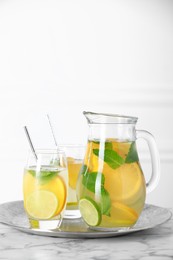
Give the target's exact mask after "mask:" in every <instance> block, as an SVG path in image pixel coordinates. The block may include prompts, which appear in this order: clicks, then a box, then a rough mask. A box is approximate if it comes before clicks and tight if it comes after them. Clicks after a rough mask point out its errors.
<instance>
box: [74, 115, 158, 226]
mask: <svg viewBox="0 0 173 260" xmlns="http://www.w3.org/2000/svg"><path fill="white" fill-rule="evenodd" d="M83 113H84V115H85V117H86V119H87V121H88V124H89V137H88V144H87V148H86V153H85V157H84V162H83V166H82V168H81V171H80V174H79V180H78V186H77V196H78V200H79V209H80V212H81V215H82V217H83V219H84V221H85V222H86V224H87V225H89V227H90V228H92V229H98V230H112V229H113V230H119V229H128V228H130V227H132V226H133V225H134V224H135V223H136V221H137V220H138V218H139V216H140V214H141V212H142V210H143V208H144V204H145V198H146V192H150V191H152V190H153V189H154V188H155V187H156V186H157V183H158V180H159V176H160V161H159V155H158V150H157V147H156V143H155V140H154V138H153V136H152V135H151V134H150V133H149V132H147V131H144V130H136V129H135V125H136V122H137V119H138V118H136V117H129V116H121V115H113V114H98V113H92V112H83ZM138 138H144V139H145V140H146V141H147V143H148V146H149V150H150V155H151V161H152V175H151V178H150V180H149V182H148V183H146V182H145V178H144V175H143V172H142V169H141V166H140V162H139V157H138V153H137V148H136V139H138Z"/></svg>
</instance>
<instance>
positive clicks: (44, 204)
mask: <svg viewBox="0 0 173 260" xmlns="http://www.w3.org/2000/svg"><path fill="white" fill-rule="evenodd" d="M25 207H26V211H27V213H28V214H29V215H30V216H31V217H32V218H34V219H43V220H46V219H50V218H52V217H53V216H54V215H55V213H56V211H57V208H58V199H57V197H56V196H55V194H54V193H52V192H50V191H47V190H38V191H34V192H33V193H31V194H30V195H29V196H28V198H27V200H26V204H25Z"/></svg>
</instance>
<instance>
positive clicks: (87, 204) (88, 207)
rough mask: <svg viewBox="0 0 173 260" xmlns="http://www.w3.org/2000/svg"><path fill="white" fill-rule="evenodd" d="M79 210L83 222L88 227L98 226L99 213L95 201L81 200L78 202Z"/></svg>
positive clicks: (99, 220)
mask: <svg viewBox="0 0 173 260" xmlns="http://www.w3.org/2000/svg"><path fill="white" fill-rule="evenodd" d="M79 210H80V212H81V215H82V217H83V219H84V221H85V222H86V223H87V224H88V225H89V226H93V227H94V226H98V225H99V224H100V222H101V211H100V209H99V207H98V205H97V203H96V202H95V201H93V200H92V199H90V198H82V199H81V200H80V201H79Z"/></svg>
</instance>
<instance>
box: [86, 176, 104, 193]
mask: <svg viewBox="0 0 173 260" xmlns="http://www.w3.org/2000/svg"><path fill="white" fill-rule="evenodd" d="M98 174H100V176H101V183H100V186H103V185H104V182H105V176H104V175H103V174H102V173H98V172H91V173H87V174H85V175H84V176H83V179H82V184H83V185H84V186H85V187H86V188H87V189H88V190H90V191H91V192H93V193H95V186H96V179H97V178H98Z"/></svg>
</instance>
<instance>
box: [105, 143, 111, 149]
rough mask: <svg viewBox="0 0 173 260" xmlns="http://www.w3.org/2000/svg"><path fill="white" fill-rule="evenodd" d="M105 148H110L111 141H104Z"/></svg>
mask: <svg viewBox="0 0 173 260" xmlns="http://www.w3.org/2000/svg"><path fill="white" fill-rule="evenodd" d="M105 149H109V150H112V143H111V142H106V143H105Z"/></svg>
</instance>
